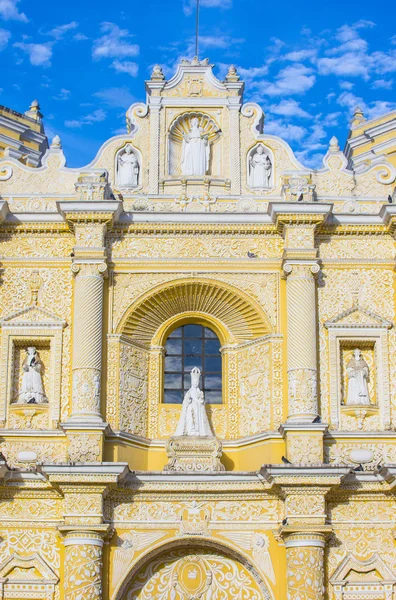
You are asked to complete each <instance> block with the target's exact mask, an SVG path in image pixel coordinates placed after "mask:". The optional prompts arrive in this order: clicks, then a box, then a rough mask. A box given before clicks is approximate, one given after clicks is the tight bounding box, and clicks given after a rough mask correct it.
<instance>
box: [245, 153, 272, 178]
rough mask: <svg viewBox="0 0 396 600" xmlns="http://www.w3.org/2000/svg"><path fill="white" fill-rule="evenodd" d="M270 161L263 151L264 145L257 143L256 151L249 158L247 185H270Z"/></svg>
mask: <svg viewBox="0 0 396 600" xmlns="http://www.w3.org/2000/svg"><path fill="white" fill-rule="evenodd" d="M271 173H272V163H271V160H270V158H269V156H268V155H267V154H266V153H265V150H264V146H263V145H262V144H259V145H258V146H257V149H256V152H255V153H254V154H252V155H251V156H250V159H249V186H250V187H252V188H267V187H269V185H270V180H271Z"/></svg>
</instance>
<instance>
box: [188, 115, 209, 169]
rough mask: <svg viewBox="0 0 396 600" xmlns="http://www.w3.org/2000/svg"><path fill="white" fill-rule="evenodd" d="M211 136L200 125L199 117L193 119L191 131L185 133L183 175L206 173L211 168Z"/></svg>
mask: <svg viewBox="0 0 396 600" xmlns="http://www.w3.org/2000/svg"><path fill="white" fill-rule="evenodd" d="M209 158H210V145H209V138H208V136H207V135H206V134H205V133H204V130H203V128H202V127H200V126H199V119H198V118H197V117H194V118H193V119H191V127H190V132H189V133H185V134H184V137H183V145H182V157H181V171H182V174H183V175H193V176H199V175H205V174H206V172H207V170H208V168H209Z"/></svg>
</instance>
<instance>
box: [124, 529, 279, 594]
mask: <svg viewBox="0 0 396 600" xmlns="http://www.w3.org/2000/svg"><path fill="white" fill-rule="evenodd" d="M194 542H195V540H194V541H191V540H180V541H179V542H177V543H176V542H175V543H173V544H170V545H167V547H166V549H162V550H157V551H156V552H151V553H150V554H149V555H147V556H146V557H145V558H144V559H143V560H141V561H139V562H138V563H137V564H136V565H135V567H134V568H133V569H132V571H131V572H130V573H129V576H128V577H127V578H126V580H125V581H124V583H123V585H121V587H120V589H119V592H118V594H117V595H116V600H154V599H155V600H228V599H230V600H231V599H232V600H270V598H271V596H270V594H269V592H268V589H267V587H266V586H265V584H264V582H263V580H262V578H261V577H260V575H259V574H258V573H257V571H256V570H255V568H254V567H253V566H252V565H251V564H250V563H248V561H247V560H246V559H245V558H244V557H242V556H239V555H237V553H235V552H233V551H231V550H229V549H228V548H224V547H223V546H221V545H220V544H215V543H211V542H208V543H206V542H205V543H203V541H201V543H198V544H197V543H196V542H195V543H194Z"/></svg>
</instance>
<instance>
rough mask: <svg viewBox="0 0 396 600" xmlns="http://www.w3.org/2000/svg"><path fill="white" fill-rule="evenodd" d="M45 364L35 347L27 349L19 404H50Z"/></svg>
mask: <svg viewBox="0 0 396 600" xmlns="http://www.w3.org/2000/svg"><path fill="white" fill-rule="evenodd" d="M42 366H43V363H42V362H41V360H40V357H39V355H38V352H37V350H36V348H35V347H34V346H29V348H26V358H25V360H24V361H23V365H22V368H23V371H24V373H23V377H22V387H21V391H20V393H19V397H18V404H44V403H46V402H48V400H47V397H46V395H45V391H44V386H43V380H42V377H41V369H42Z"/></svg>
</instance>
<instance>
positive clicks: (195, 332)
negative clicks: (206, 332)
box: [184, 325, 203, 337]
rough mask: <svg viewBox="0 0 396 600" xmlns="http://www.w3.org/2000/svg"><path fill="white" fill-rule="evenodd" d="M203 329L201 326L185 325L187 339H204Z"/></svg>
mask: <svg viewBox="0 0 396 600" xmlns="http://www.w3.org/2000/svg"><path fill="white" fill-rule="evenodd" d="M202 329H203V327H202V326H201V325H185V326H184V335H185V336H186V337H202Z"/></svg>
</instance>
